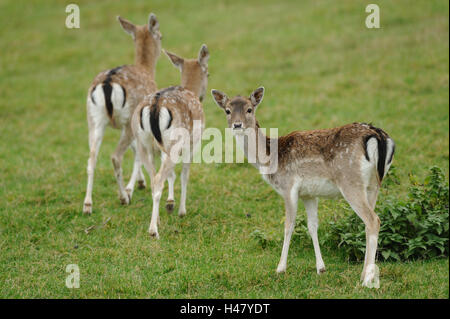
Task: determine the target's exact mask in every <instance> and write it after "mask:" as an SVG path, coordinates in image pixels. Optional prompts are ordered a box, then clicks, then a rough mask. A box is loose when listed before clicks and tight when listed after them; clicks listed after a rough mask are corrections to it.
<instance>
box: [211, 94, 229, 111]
mask: <svg viewBox="0 0 450 319" xmlns="http://www.w3.org/2000/svg"><path fill="white" fill-rule="evenodd" d="M211 95H212V97H213V99H214V101H215V102H216V104H217V105H218V106H219V107H220V108H222V109H225V106H226V105H227V102H228V97H227V95H226V94H225V93H223V92H220V91H219V90H211Z"/></svg>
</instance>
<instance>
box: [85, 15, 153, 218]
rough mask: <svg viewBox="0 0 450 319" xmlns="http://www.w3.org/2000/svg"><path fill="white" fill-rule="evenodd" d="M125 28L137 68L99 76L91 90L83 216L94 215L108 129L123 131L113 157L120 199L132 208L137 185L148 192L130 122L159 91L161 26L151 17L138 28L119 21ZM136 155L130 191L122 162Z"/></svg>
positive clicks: (114, 71)
mask: <svg viewBox="0 0 450 319" xmlns="http://www.w3.org/2000/svg"><path fill="white" fill-rule="evenodd" d="M117 19H118V21H119V23H120V25H121V26H122V28H123V29H124V30H125V31H126V32H127V33H128V34H130V35H131V37H132V38H133V40H134V46H135V64H134V65H124V66H119V67H116V68H113V69H110V70H107V71H104V72H101V73H99V74H98V75H97V76H96V77H95V79H94V81H93V83H92V85H91V86H90V88H89V90H88V96H87V121H88V128H89V149H90V153H89V160H88V166H87V175H88V182H87V189H86V197H85V199H84V205H83V212H84V213H88V214H90V213H91V212H92V189H93V183H94V170H95V165H96V162H97V156H98V153H99V150H100V146H101V144H102V140H103V134H104V131H105V128H106V127H107V126H111V127H113V128H115V129H119V130H121V131H122V133H121V136H120V140H119V143H118V145H117V148H116V150H115V151H114V153H113V154H112V156H111V160H112V163H113V167H114V174H115V177H116V180H117V185H118V187H119V199H120V202H121V203H122V204H129V203H130V200H131V197H132V194H133V190H134V186H135V183H136V181H138V185H139V187H140V188H145V186H146V183H145V177H144V175H143V173H142V169H141V166H142V165H141V163H140V160H139V157H138V156H136V143H135V141H134V137H133V133H132V131H131V125H130V119H131V116H132V114H133V111H134V109H135V108H136V107H137V105H138V104H139V103H140V102H141V101H142V99H143V98H144V97H145V96H146V95H148V94H150V93H152V92H154V91H156V83H155V67H156V61H157V59H158V57H159V55H160V52H161V38H162V35H161V33H160V31H159V23H158V20H157V19H156V16H155V15H154V14H153V13H151V14H150V16H149V20H148V23H147V24H146V25H143V26H138V25H134V24H133V23H131V22H130V21H128V20H126V19H123V18H121V17H118V18H117ZM130 146H131V148H132V150H133V152H134V153H135V159H134V166H133V172H132V174H131V179H130V181H129V183H128V185H127V186H126V187H124V185H123V177H122V158H123V155H124V153H125V151H126V150H127V149H128V147H130Z"/></svg>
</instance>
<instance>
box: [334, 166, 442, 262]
mask: <svg viewBox="0 0 450 319" xmlns="http://www.w3.org/2000/svg"><path fill="white" fill-rule="evenodd" d="M410 183H411V186H410V188H409V192H408V197H407V199H406V201H401V200H396V199H394V198H392V197H388V198H386V199H384V200H383V201H379V203H378V205H377V208H376V212H377V214H378V216H379V217H380V220H381V227H380V235H379V240H378V252H379V256H378V258H379V259H381V260H396V261H404V260H413V259H428V258H433V257H439V256H448V255H449V187H448V183H447V182H446V181H445V176H444V174H443V173H442V171H441V169H439V168H438V167H432V168H430V173H429V175H428V176H427V177H426V178H425V181H424V182H423V183H419V182H418V181H417V178H416V177H415V176H413V175H410ZM347 210H350V209H349V208H347ZM329 226H330V232H329V234H328V236H327V237H326V241H327V243H328V244H331V245H336V244H337V245H338V247H340V248H341V249H344V250H345V252H346V253H347V255H348V256H349V258H350V259H351V260H358V261H359V260H362V259H364V252H365V245H366V244H365V242H366V238H365V227H364V223H363V222H362V221H361V219H360V218H359V217H358V216H357V215H356V214H355V213H353V212H350V213H349V214H348V215H347V217H343V218H340V219H338V220H336V221H331V222H329Z"/></svg>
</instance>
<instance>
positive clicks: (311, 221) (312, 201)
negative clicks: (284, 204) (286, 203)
mask: <svg viewBox="0 0 450 319" xmlns="http://www.w3.org/2000/svg"><path fill="white" fill-rule="evenodd" d="M318 203H319V201H318V200H317V198H303V204H304V205H305V209H306V214H307V216H308V232H309V235H310V236H311V239H312V242H313V246H314V254H315V255H316V269H317V273H318V274H319V275H320V274H321V273H324V272H325V264H324V262H323V259H322V254H321V252H320V245H319V239H318V237H317V229H318V228H319V219H318V217H317V207H318Z"/></svg>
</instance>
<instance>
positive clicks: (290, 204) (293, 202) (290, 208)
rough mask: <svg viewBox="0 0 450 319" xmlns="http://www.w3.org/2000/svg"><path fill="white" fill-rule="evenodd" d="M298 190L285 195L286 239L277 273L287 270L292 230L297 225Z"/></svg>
mask: <svg viewBox="0 0 450 319" xmlns="http://www.w3.org/2000/svg"><path fill="white" fill-rule="evenodd" d="M297 202H298V191H297V190H294V189H293V190H290V191H289V192H288V193H287V194H286V195H284V204H285V207H286V220H285V222H284V241H283V250H282V251H281V258H280V262H279V263H278V267H277V273H282V272H285V271H286V265H287V257H288V252H289V244H290V243H291V237H292V232H293V231H294V227H295V217H296V216H297Z"/></svg>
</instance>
